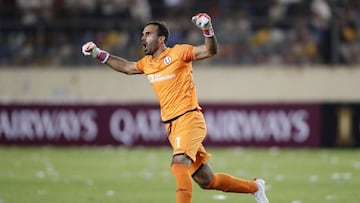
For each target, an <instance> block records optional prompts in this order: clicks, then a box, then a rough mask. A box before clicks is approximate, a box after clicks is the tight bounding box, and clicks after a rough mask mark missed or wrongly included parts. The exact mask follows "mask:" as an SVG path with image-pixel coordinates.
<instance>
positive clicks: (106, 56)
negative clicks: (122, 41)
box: [96, 49, 110, 63]
mask: <svg viewBox="0 0 360 203" xmlns="http://www.w3.org/2000/svg"><path fill="white" fill-rule="evenodd" d="M98 51H99V52H98V54H97V56H96V58H97V60H99V61H100V62H101V63H106V61H107V60H108V59H109V57H110V54H109V53H108V52H107V51H104V50H101V49H99V50H98Z"/></svg>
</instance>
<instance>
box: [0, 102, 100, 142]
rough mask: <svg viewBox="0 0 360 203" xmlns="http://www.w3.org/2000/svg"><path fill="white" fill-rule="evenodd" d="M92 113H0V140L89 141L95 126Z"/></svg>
mask: <svg viewBox="0 0 360 203" xmlns="http://www.w3.org/2000/svg"><path fill="white" fill-rule="evenodd" d="M95 117H96V112H95V111H93V110H79V111H75V110H52V111H49V110H34V109H32V110H30V109H21V110H14V111H10V112H8V111H6V110H2V111H0V137H1V136H3V137H4V138H6V139H7V140H44V139H47V140H52V141H55V140H59V139H60V138H61V137H63V138H64V139H65V140H67V141H77V140H84V141H92V140H94V139H95V138H96V136H97V133H98V127H97V124H96V122H95Z"/></svg>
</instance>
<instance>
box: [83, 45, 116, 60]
mask: <svg viewBox="0 0 360 203" xmlns="http://www.w3.org/2000/svg"><path fill="white" fill-rule="evenodd" d="M81 50H82V53H83V54H84V55H85V56H90V55H91V56H92V57H93V58H96V59H98V60H99V61H100V62H101V63H105V62H106V61H107V60H108V58H109V56H110V54H109V53H108V52H106V51H104V50H101V49H99V48H98V47H97V46H96V44H95V43H94V42H87V43H85V44H84V45H83V46H82V49H81Z"/></svg>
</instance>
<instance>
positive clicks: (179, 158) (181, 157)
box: [171, 154, 192, 166]
mask: <svg viewBox="0 0 360 203" xmlns="http://www.w3.org/2000/svg"><path fill="white" fill-rule="evenodd" d="M191 162H192V160H191V159H190V157H188V156H187V155H186V154H176V155H174V156H173V158H172V161H171V164H181V165H186V166H189V165H190V164H191Z"/></svg>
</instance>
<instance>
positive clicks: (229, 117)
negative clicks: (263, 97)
mask: <svg viewBox="0 0 360 203" xmlns="http://www.w3.org/2000/svg"><path fill="white" fill-rule="evenodd" d="M205 119H206V122H207V127H208V139H210V140H212V141H227V142H231V141H235V142H241V141H257V142H267V141H269V140H271V139H273V140H274V141H275V142H279V143H280V142H290V141H294V142H296V143H302V142H304V141H306V140H307V139H308V138H309V137H310V126H309V123H308V122H309V121H308V119H309V113H308V112H307V111H306V110H291V111H289V112H286V111H284V110H276V111H249V112H248V111H237V110H227V111H216V112H214V111H206V112H205Z"/></svg>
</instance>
